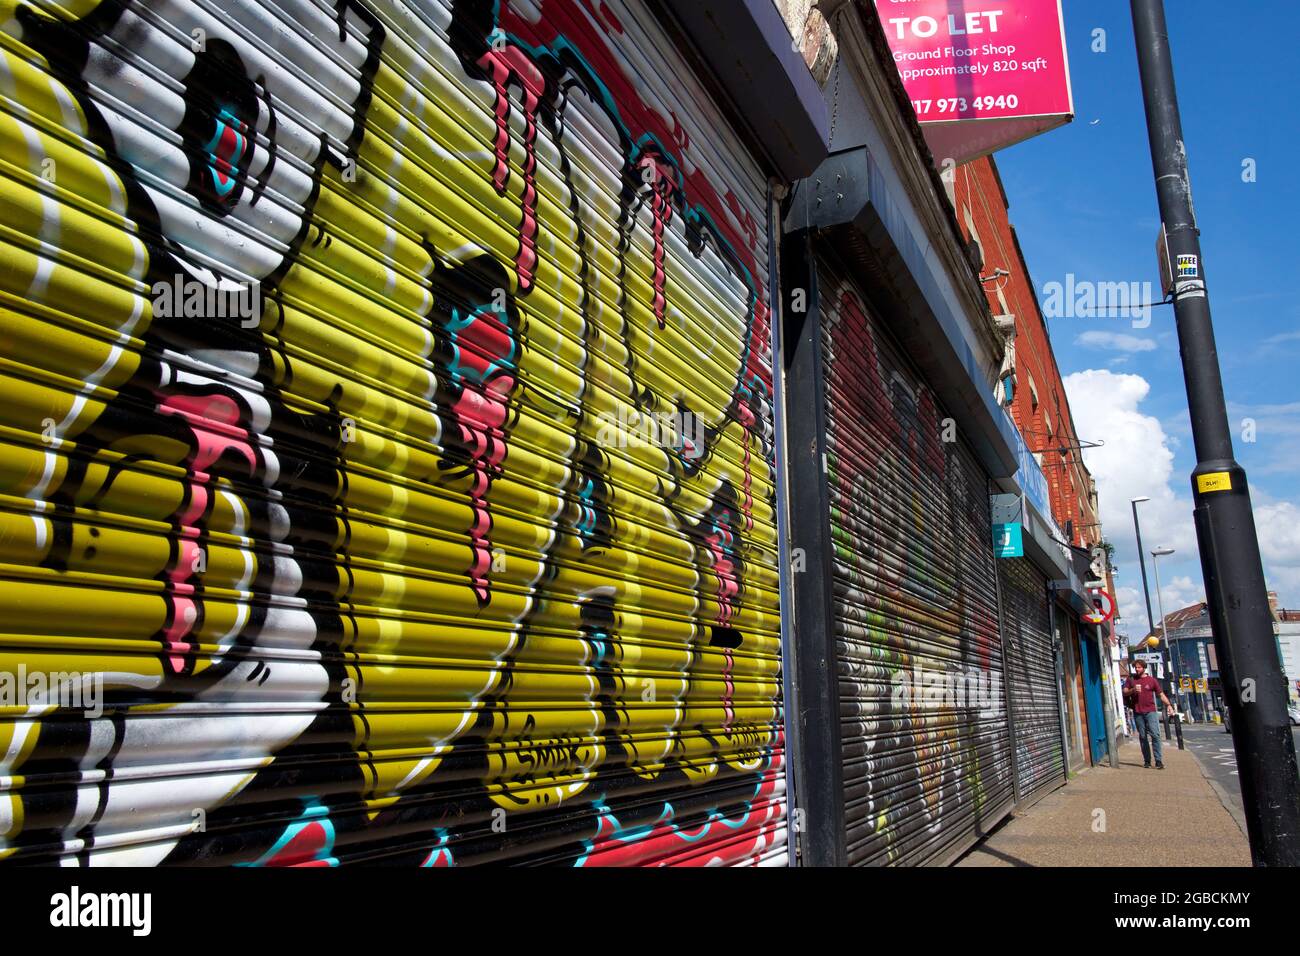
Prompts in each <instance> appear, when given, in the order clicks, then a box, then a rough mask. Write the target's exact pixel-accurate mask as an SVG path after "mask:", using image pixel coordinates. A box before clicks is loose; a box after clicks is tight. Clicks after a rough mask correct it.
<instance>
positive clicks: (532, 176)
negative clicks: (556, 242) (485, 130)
mask: <svg viewBox="0 0 1300 956" xmlns="http://www.w3.org/2000/svg"><path fill="white" fill-rule="evenodd" d="M478 65H479V66H480V67H482V68H483V69H484V70H486V71H487V72H488V73H489V74H491V76H492V86H493V89H494V90H495V93H496V103H495V106H494V111H493V112H494V114H495V117H496V126H497V129H496V142H495V148H496V165H495V166H494V167H493V170H492V185H493V186H494V187H496V191H497V193H499V194H501V195H505V191H506V185H507V183H509V182H510V94H509V86H510V84H511V82H512V81H513V82H515V83H517V85H518V86H519V88H520V90H521V92H522V94H523V101H524V193H523V196H522V198H521V201H520V204H521V206H522V210H521V216H520V222H519V252H518V254H517V255H516V257H515V274H516V276H518V278H519V290H520V291H521V292H527V291H528V290H529V289H531V288H532V287H533V280H534V279H535V278H536V270H537V182H536V173H537V107H538V104H539V103H540V102H541V98H542V96H543V94H544V93H545V91H546V81H545V79H544V78H543V77H542V71H541V70H539V69H538V68H537V64H535V63H534V62H533V61H532V59H530V58H529V55H528V53H527V52H525V51H524V50H521V49H520V48H519V47H517V46H514V45H513V44H508V45H506V46H504V47H501V48H500V49H495V48H494V49H490V50H488V51H487V52H486V53H484V54H483V55H482V56H481V57H479V59H478Z"/></svg>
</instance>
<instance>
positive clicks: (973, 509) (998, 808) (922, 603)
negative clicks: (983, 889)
mask: <svg viewBox="0 0 1300 956" xmlns="http://www.w3.org/2000/svg"><path fill="white" fill-rule="evenodd" d="M819 277H820V278H819V284H820V289H821V304H822V309H823V316H824V317H825V321H824V323H823V341H824V346H825V352H824V354H825V367H826V378H827V386H826V421H827V424H826V429H827V447H828V448H829V449H830V454H829V456H828V458H829V460H828V462H827V472H828V480H829V482H830V507H831V529H832V531H831V533H832V536H833V539H834V548H835V557H834V562H835V572H834V613H835V628H836V636H837V645H838V667H839V674H840V712H841V720H842V725H841V736H842V744H843V778H844V799H845V817H846V827H847V850H848V860H849V862H850V863H852V864H858V865H872V864H922V863H928V862H929V863H941V862H945V861H947V860H950V859H952V858H953V857H954V856H956V855H957V854H958V853H960V852H961V851H963V850H964V849H966V848H967V847H968V846H969V845H970V844H971V843H972V842H974V841H975V840H976V839H977V838H978V837H979V835H981V833H982V832H984V831H986V830H987V829H988V828H990V827H991V826H992V825H993V824H994V823H995V822H996V821H997V820H998V819H1000V818H1001V817H1002V816H1003V815H1004V814H1005V813H1006V812H1007V810H1008V809H1009V807H1010V804H1011V802H1012V799H1013V785H1012V773H1011V754H1010V745H1009V739H1008V724H1007V718H1006V713H1005V707H1004V698H1003V687H1002V683H1001V680H1002V673H1003V665H1002V650H1001V643H1000V637H999V633H998V623H997V599H996V587H995V582H994V574H995V573H996V571H995V568H994V560H993V553H992V532H991V524H990V516H989V503H988V482H987V477H986V475H985V474H984V472H983V471H982V469H981V468H980V466H979V465H978V464H977V462H976V461H975V459H974V457H973V455H972V454H971V453H970V452H969V451H968V450H967V449H966V447H965V446H964V445H963V444H962V442H961V441H960V438H959V436H955V435H953V434H952V433H951V432H950V434H949V435H948V437H949V438H954V437H956V438H957V440H955V441H944V440H943V439H944V434H943V432H944V418H945V416H944V413H943V412H942V410H941V409H939V408H938V406H937V404H936V401H935V398H934V396H933V394H932V392H931V391H930V389H929V388H928V387H927V386H926V384H925V382H923V381H922V380H921V379H920V378H919V377H918V375H917V374H916V373H915V372H913V371H912V369H911V368H910V367H909V365H908V363H907V362H906V361H905V360H904V359H903V357H902V355H901V354H900V353H899V351H898V350H897V349H896V348H895V347H894V345H893V344H892V343H891V342H890V340H889V336H888V335H887V334H886V332H885V330H884V329H883V328H882V326H881V325H880V324H879V322H878V321H877V320H876V319H875V318H874V317H873V316H872V315H870V314H869V312H868V311H867V309H866V308H865V307H864V305H863V300H862V298H861V297H860V296H859V295H858V293H857V291H856V289H855V288H854V286H853V284H852V283H851V282H849V281H846V280H844V279H842V278H840V277H838V276H837V275H836V274H835V272H834V270H833V269H832V268H831V267H830V266H829V265H826V264H823V266H822V268H821V270H820V272H819ZM931 680H933V681H935V684H934V685H931V684H930V683H929V681H931ZM958 681H960V684H957V683H956V682H958ZM939 682H942V683H943V684H944V686H942V687H940V686H938V684H939ZM932 687H933V689H931V688H932ZM959 687H960V690H959V689H958V688H959ZM958 693H960V694H961V697H960V698H958V696H957V695H958ZM931 694H933V696H930V695H931ZM968 705H971V706H968Z"/></svg>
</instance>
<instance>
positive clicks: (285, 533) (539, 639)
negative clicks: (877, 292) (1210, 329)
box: [0, 0, 786, 866]
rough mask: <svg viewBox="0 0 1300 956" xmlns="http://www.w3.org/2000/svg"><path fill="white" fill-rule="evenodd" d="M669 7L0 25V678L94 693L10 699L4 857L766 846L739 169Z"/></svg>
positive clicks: (769, 732) (156, 14)
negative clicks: (60, 678)
mask: <svg viewBox="0 0 1300 956" xmlns="http://www.w3.org/2000/svg"><path fill="white" fill-rule="evenodd" d="M6 9H9V8H6ZM6 17H9V14H6ZM669 33H670V31H669V30H668V29H667V28H666V27H665V25H664V24H663V23H661V22H660V21H659V20H658V19H657V18H656V16H655V15H654V13H653V11H652V10H650V9H649V8H647V7H646V6H645V5H643V4H641V3H639V2H631V3H629V2H622V0H603V2H600V3H596V4H590V3H585V2H581V0H546V2H544V3H542V2H536V3H535V2H532V0H509V2H506V0H501V2H493V0H456V2H454V3H453V2H452V0H425V2H404V0H274V2H271V0H176V2H171V3H156V2H151V0H125V2H116V0H103V2H95V0H72V2H68V3H61V2H60V3H55V2H53V0H33V2H31V3H22V4H18V5H17V12H16V13H14V15H13V17H11V18H8V19H7V20H6V22H4V23H2V24H0V265H3V268H2V269H0V308H2V309H3V315H0V619H2V620H3V622H4V623H3V629H4V632H5V633H4V634H3V635H0V671H3V672H16V671H18V669H19V668H20V667H25V668H27V670H28V672H38V673H40V674H42V675H45V674H56V673H65V674H79V675H83V676H84V677H85V679H86V680H90V681H91V685H90V686H93V685H94V683H95V682H100V683H102V687H103V690H104V697H103V699H102V701H101V702H102V704H103V712H102V714H98V715H95V714H91V713H89V712H88V710H87V709H86V708H74V707H73V706H71V705H70V704H69V705H68V706H57V707H52V708H51V707H47V706H46V703H47V701H45V700H44V699H42V700H41V701H30V702H28V705H25V706H19V707H14V706H2V707H0V858H9V859H14V860H17V861H20V862H21V861H45V862H49V861H54V860H58V861H59V862H63V863H78V862H80V863H96V864H111V863H127V864H133V865H148V864H155V863H202V864H246V865H307V866H330V865H336V864H339V863H361V862H376V861H378V862H386V863H409V864H411V865H426V866H447V865H453V864H454V865H460V864H469V863H478V862H506V863H543V862H546V863H557V864H566V865H568V864H573V865H610V864H620V865H631V864H637V865H662V864H682V865H705V864H719V863H721V864H744V863H773V864H783V863H784V862H785V858H786V850H785V844H786V839H785V778H784V770H783V743H782V719H781V700H780V687H781V680H780V669H781V656H780V635H779V623H778V622H779V616H778V596H777V595H778V590H777V570H776V565H777V549H776V532H775V520H774V495H773V479H772V475H773V469H774V461H773V454H772V420H773V415H772V402H771V386H772V377H771V367H770V353H771V345H770V334H769V321H768V316H769V306H768V302H769V294H770V293H769V290H768V288H767V279H768V265H767V239H766V236H765V228H764V227H765V222H766V218H767V216H766V213H767V195H768V193H767V190H768V185H767V171H766V169H765V168H764V164H763V163H762V162H760V161H759V160H758V159H757V158H756V157H755V156H754V155H753V154H752V153H751V152H750V150H749V149H748V147H746V146H745V145H744V143H743V142H742V140H741V139H740V137H739V135H738V134H737V133H736V131H735V129H734V127H733V124H732V121H731V120H730V119H729V117H728V115H727V112H728V111H727V108H726V107H725V106H724V105H723V104H721V103H720V102H718V101H717V100H716V99H715V98H714V96H713V95H712V94H711V93H710V90H711V89H712V88H713V85H712V83H711V82H710V81H708V80H706V79H705V78H704V77H702V76H701V75H698V73H697V67H698V68H699V69H707V66H703V67H699V65H698V64H696V62H695V61H694V59H690V58H688V57H687V56H686V55H685V54H684V53H683V51H682V49H681V48H680V47H679V46H678V45H677V44H676V42H675V40H674V39H673V37H671V36H670V35H669ZM173 286H174V287H175V289H176V290H177V292H176V296H175V299H174V300H173V299H172V298H171V296H172V291H171V290H172V289H173ZM182 290H183V291H182ZM191 291H195V292H196V293H197V294H195V295H191V294H190V293H191ZM182 300H183V302H184V304H182ZM164 303H167V305H166V306H164ZM190 303H194V304H195V308H194V309H193V310H190V308H189V304H190ZM74 679H75V680H77V681H81V680H82V677H76V678H74ZM81 686H82V685H81V684H80V683H78V684H77V688H78V689H80V688H81Z"/></svg>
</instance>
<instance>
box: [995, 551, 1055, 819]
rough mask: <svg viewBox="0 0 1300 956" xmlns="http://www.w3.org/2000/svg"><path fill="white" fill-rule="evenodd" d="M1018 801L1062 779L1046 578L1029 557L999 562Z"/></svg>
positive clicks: (1033, 795) (1053, 787) (1052, 785)
mask: <svg viewBox="0 0 1300 956" xmlns="http://www.w3.org/2000/svg"><path fill="white" fill-rule="evenodd" d="M998 568H999V570H1000V572H1001V575H1002V609H1003V619H1002V624H1003V636H1004V641H1005V644H1006V651H1007V681H1008V685H1007V686H1008V689H1009V691H1010V697H1011V712H1012V718H1013V720H1014V722H1015V726H1014V738H1015V744H1016V773H1017V776H1018V777H1019V784H1020V801H1021V804H1022V805H1023V804H1025V803H1028V802H1030V801H1032V800H1035V799H1037V798H1038V797H1041V796H1043V795H1044V794H1045V793H1048V792H1050V791H1051V790H1053V789H1055V788H1056V787H1058V786H1060V785H1061V784H1063V783H1065V760H1064V756H1063V754H1062V750H1061V746H1062V741H1063V739H1064V738H1063V736H1062V734H1061V704H1060V696H1059V690H1058V687H1057V681H1056V651H1055V648H1054V645H1053V640H1052V620H1051V608H1050V605H1049V604H1048V601H1049V600H1050V598H1049V596H1048V592H1047V577H1046V576H1045V575H1044V574H1043V573H1042V572H1040V571H1039V570H1038V569H1037V568H1036V567H1034V565H1033V564H1032V563H1031V562H1030V561H1029V560H1028V559H1027V558H1009V559H1005V560H1001V561H999V562H998Z"/></svg>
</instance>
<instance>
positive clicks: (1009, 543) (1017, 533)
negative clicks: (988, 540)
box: [993, 521, 1025, 558]
mask: <svg viewBox="0 0 1300 956" xmlns="http://www.w3.org/2000/svg"><path fill="white" fill-rule="evenodd" d="M993 552H994V554H996V555H997V556H998V557H999V558H1023V557H1024V556H1025V534H1024V528H1023V526H1022V525H1021V524H1020V522H1019V521H1011V522H1008V523H1007V524H995V525H994V526H993Z"/></svg>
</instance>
